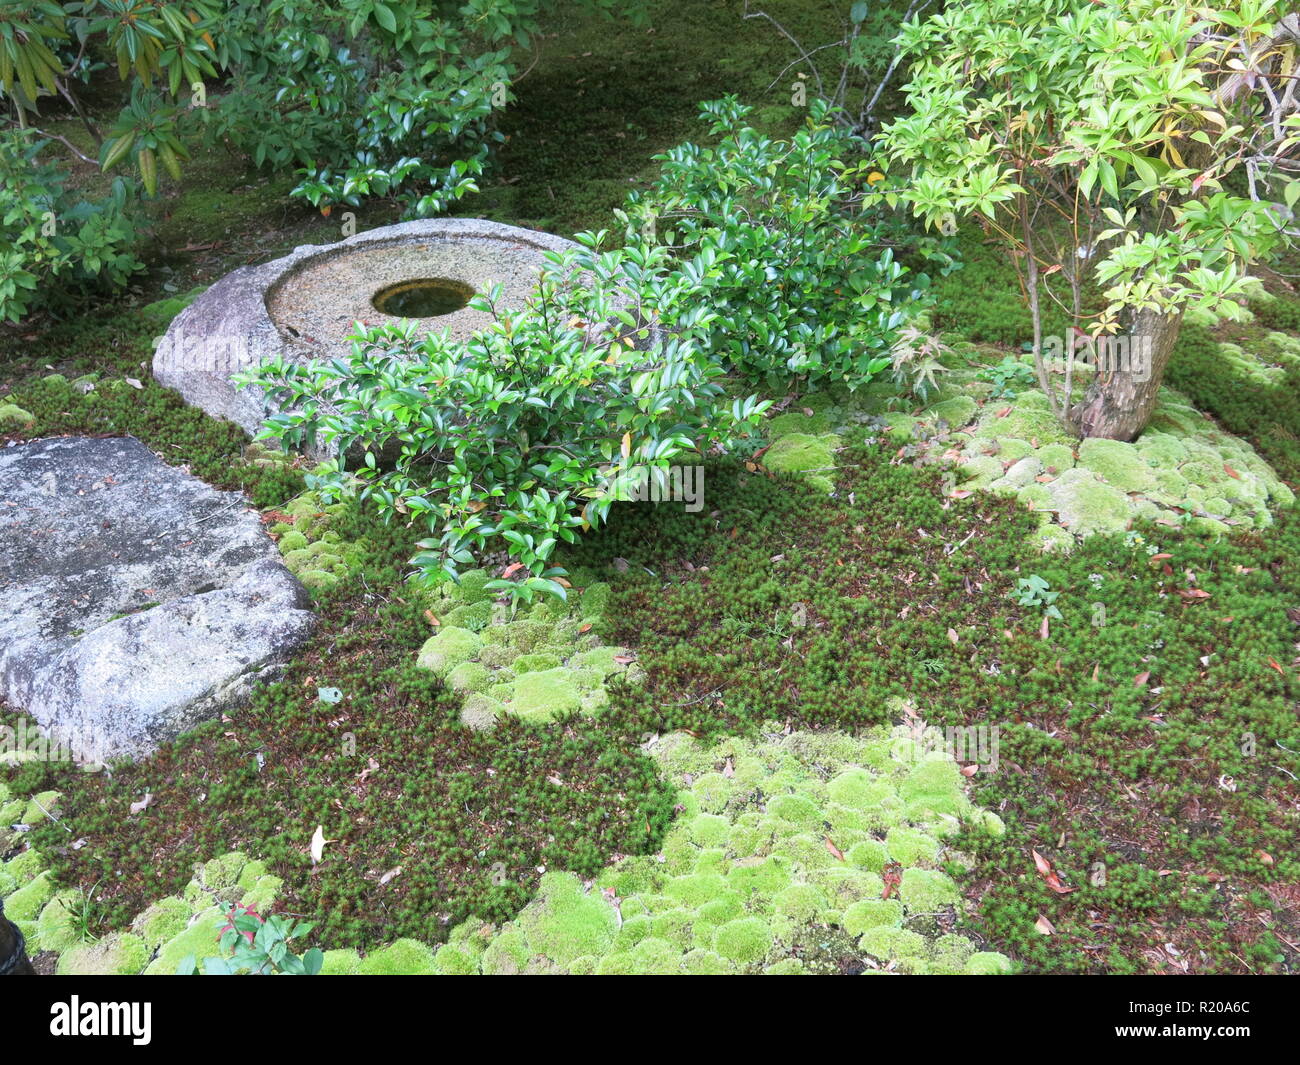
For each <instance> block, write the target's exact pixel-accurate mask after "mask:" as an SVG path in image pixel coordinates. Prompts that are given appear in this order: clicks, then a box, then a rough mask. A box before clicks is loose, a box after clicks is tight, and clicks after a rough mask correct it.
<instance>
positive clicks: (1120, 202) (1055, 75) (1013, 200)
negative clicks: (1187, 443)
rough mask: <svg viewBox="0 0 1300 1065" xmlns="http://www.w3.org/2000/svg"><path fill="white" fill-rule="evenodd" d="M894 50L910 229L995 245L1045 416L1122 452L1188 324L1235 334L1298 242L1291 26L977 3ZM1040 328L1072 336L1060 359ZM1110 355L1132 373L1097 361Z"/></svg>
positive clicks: (1257, 13) (915, 27)
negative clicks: (1025, 311)
mask: <svg viewBox="0 0 1300 1065" xmlns="http://www.w3.org/2000/svg"><path fill="white" fill-rule="evenodd" d="M899 44H900V47H901V49H902V51H903V52H904V54H905V55H906V56H908V57H909V58H910V61H911V82H910V84H909V85H908V86H907V88H906V91H907V99H908V103H909V105H910V108H911V113H910V114H909V115H907V116H906V117H904V118H901V119H899V120H897V121H895V122H894V123H892V124H891V125H890V126H889V127H888V128H887V129H886V130H885V135H884V138H885V146H886V149H887V151H888V153H889V157H890V158H891V160H892V161H893V162H894V163H896V164H899V165H900V166H902V167H909V168H911V170H912V176H913V183H912V186H911V188H910V190H909V192H908V193H907V196H908V198H910V200H911V202H912V204H913V207H914V209H915V210H916V212H917V213H918V214H919V215H921V216H922V217H924V218H925V219H926V220H927V222H928V223H930V224H942V223H943V222H945V221H948V222H949V223H950V222H951V220H952V219H953V218H954V217H956V216H959V215H963V214H972V215H975V216H976V217H977V218H979V219H980V221H981V223H982V224H983V225H984V227H985V229H986V231H988V232H991V233H993V234H995V235H996V237H997V238H999V239H1000V240H1001V241H1002V243H1003V244H1004V246H1005V247H1006V248H1007V250H1008V251H1009V253H1010V255H1011V258H1012V262H1013V263H1014V265H1015V267H1016V270H1017V273H1018V275H1019V277H1020V280H1021V285H1022V289H1023V292H1024V294H1025V297H1026V300H1027V302H1028V306H1029V310H1030V312H1031V314H1032V318H1033V327H1034V337H1033V351H1034V358H1035V365H1036V367H1037V373H1038V379H1039V383H1040V385H1041V387H1042V389H1043V391H1044V392H1046V393H1047V395H1048V397H1049V399H1050V400H1051V402H1052V405H1053V410H1054V411H1055V412H1056V414H1057V415H1058V417H1060V418H1061V420H1062V421H1063V422H1064V423H1065V424H1066V425H1068V426H1069V427H1070V428H1071V429H1072V430H1074V431H1076V432H1078V433H1079V434H1080V435H1081V436H1100V437H1110V438H1113V439H1119V440H1131V439H1133V438H1134V437H1136V436H1137V435H1138V434H1139V433H1140V432H1141V431H1142V429H1143V428H1144V427H1145V426H1146V424H1147V421H1148V420H1149V418H1150V416H1151V413H1152V409H1153V407H1154V405H1155V400H1156V395H1157V393H1158V391H1159V388H1160V383H1161V380H1162V378H1163V375H1164V370H1165V366H1166V364H1167V363H1168V360H1169V356H1170V354H1171V352H1172V350H1173V346H1174V343H1175V341H1176V340H1177V337H1178V330H1179V328H1180V326H1181V322H1182V317H1183V313H1184V311H1185V310H1186V308H1187V307H1189V306H1200V307H1204V308H1207V309H1209V310H1212V311H1214V312H1216V313H1219V314H1222V315H1224V316H1228V317H1233V316H1236V315H1239V313H1240V306H1239V303H1238V302H1237V299H1238V298H1239V297H1241V296H1242V295H1243V294H1244V293H1245V291H1246V270H1247V268H1248V266H1249V265H1250V264H1251V263H1252V262H1254V261H1257V260H1258V259H1260V258H1262V257H1263V256H1265V255H1267V254H1268V253H1269V252H1270V251H1271V250H1273V249H1274V248H1275V247H1276V246H1277V245H1278V244H1279V243H1280V242H1284V241H1294V239H1295V238H1296V236H1297V235H1300V226H1297V219H1296V215H1295V213H1294V207H1295V205H1296V202H1297V199H1300V180H1297V175H1298V174H1300V163H1298V162H1297V160H1296V159H1295V149H1296V147H1297V144H1300V98H1298V94H1300V89H1298V88H1297V86H1298V84H1300V83H1298V82H1297V78H1296V70H1297V62H1296V56H1297V49H1298V46H1300V16H1298V15H1295V14H1288V13H1286V11H1285V8H1284V7H1283V4H1282V3H1281V2H1279V0H1217V2H1211V3H1208V4H1202V3H1197V2H1193V0H1130V2H1128V3H1126V4H1123V5H1120V4H1096V3H1092V2H1090V0H970V2H967V3H963V4H960V5H949V7H948V9H947V10H946V11H945V12H944V13H943V14H941V15H934V16H932V17H930V18H928V19H926V20H924V21H913V22H911V23H908V24H907V25H905V26H904V27H903V30H902V32H901V34H900V36H899ZM1093 285H1095V286H1096V287H1097V288H1098V289H1099V290H1100V291H1099V292H1098V291H1094V290H1093V289H1092V288H1091V287H1090V286H1093ZM1049 313H1053V314H1062V315H1064V316H1065V317H1066V318H1068V321H1069V322H1070V323H1071V328H1072V339H1070V340H1067V341H1065V342H1063V343H1062V344H1061V345H1060V346H1059V349H1058V346H1057V345H1056V344H1055V343H1053V342H1051V340H1050V338H1047V337H1045V336H1044V318H1045V316H1046V315H1047V314H1049ZM1121 343H1122V344H1124V345H1128V346H1129V348H1130V352H1132V353H1135V356H1134V355H1130V359H1129V360H1125V361H1119V360H1112V359H1108V358H1105V357H1104V356H1105V355H1107V354H1108V353H1109V354H1114V353H1115V352H1116V351H1117V350H1120V345H1121ZM1081 349H1082V350H1081ZM1057 354H1059V355H1060V356H1061V357H1060V358H1059V359H1058V358H1054V357H1051V356H1054V355H1057Z"/></svg>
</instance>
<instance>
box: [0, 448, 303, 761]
mask: <svg viewBox="0 0 1300 1065" xmlns="http://www.w3.org/2000/svg"><path fill="white" fill-rule="evenodd" d="M313 620H314V618H313V615H312V613H311V610H310V600H309V599H308V597H307V594H306V592H305V591H304V590H303V588H302V586H301V585H300V584H299V583H298V581H297V580H296V579H295V578H294V576H293V575H292V574H291V573H290V572H289V571H288V570H287V569H286V568H285V566H284V564H283V563H282V561H281V560H280V556H279V552H278V551H277V549H276V547H275V544H274V543H273V542H272V541H271V540H270V538H269V537H267V536H266V534H265V532H264V531H263V530H262V526H261V522H260V520H259V519H258V517H257V515H256V514H255V513H252V512H250V510H249V506H248V503H247V501H246V500H245V499H244V497H243V496H242V495H241V494H239V493H237V492H220V491H217V490H216V489H213V488H211V487H209V486H208V485H205V484H204V483H203V482H202V481H199V480H197V479H196V478H194V477H192V476H190V475H189V474H188V473H186V472H184V471H183V470H179V469H175V468H173V467H170V466H168V465H166V464H165V463H164V462H162V460H160V459H159V458H157V457H156V456H155V455H154V454H153V453H152V452H150V451H149V449H148V448H146V447H145V446H144V445H143V444H142V443H140V442H139V441H138V440H135V439H133V438H131V437H111V438H60V439H49V440H36V441H32V442H29V443H25V444H20V445H17V446H12V447H8V448H4V449H0V698H2V699H4V700H6V702H7V703H8V704H9V705H10V707H12V708H14V709H19V710H22V711H24V712H26V713H27V714H28V715H30V716H31V717H33V718H34V719H35V720H36V721H37V723H38V724H40V725H41V726H43V727H44V728H45V730H46V731H47V732H48V733H49V734H50V735H51V736H53V737H56V738H58V739H60V740H62V741H64V742H66V743H67V744H68V745H69V746H70V747H71V749H72V751H73V752H74V753H75V754H76V755H77V756H78V757H79V758H81V759H82V760H86V761H97V762H103V761H107V760H109V759H111V758H121V757H127V758H141V757H145V756H147V755H148V754H150V753H151V752H152V751H154V750H156V749H157V747H158V746H159V745H160V744H162V743H164V742H166V741H167V740H170V739H173V738H174V737H176V736H178V735H179V734H180V733H182V732H185V731H186V730H188V729H190V728H193V727H194V726H195V725H198V724H199V723H201V722H203V721H205V720H208V719H210V718H214V717H217V716H219V715H220V714H221V713H222V712H223V711H225V710H228V709H233V708H234V707H236V706H239V705H240V704H242V703H244V702H246V701H247V699H248V697H249V694H250V692H251V691H252V688H253V687H254V685H255V684H256V683H257V682H258V681H260V680H267V679H271V678H274V677H275V676H277V675H278V674H279V673H280V672H281V671H282V668H283V665H284V663H285V662H286V661H287V660H288V659H289V657H291V655H292V653H293V652H294V650H295V649H296V648H297V647H299V646H300V645H301V644H302V643H303V642H304V641H305V640H306V639H307V637H308V635H309V634H310V632H311V628H312V624H313Z"/></svg>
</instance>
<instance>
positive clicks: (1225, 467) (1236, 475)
mask: <svg viewBox="0 0 1300 1065" xmlns="http://www.w3.org/2000/svg"><path fill="white" fill-rule="evenodd" d="M1223 472H1224V473H1226V474H1227V475H1228V476H1229V477H1234V478H1236V479H1237V480H1238V481H1240V480H1241V474H1239V473H1238V472H1237V471H1236V470H1234V469H1233V468H1232V467H1231V466H1229V465H1228V464H1227V463H1226V462H1225V463H1224V464H1223Z"/></svg>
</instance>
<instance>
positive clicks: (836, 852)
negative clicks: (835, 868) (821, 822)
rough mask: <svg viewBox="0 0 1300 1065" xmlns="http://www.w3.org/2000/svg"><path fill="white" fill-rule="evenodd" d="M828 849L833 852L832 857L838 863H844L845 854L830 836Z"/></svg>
mask: <svg viewBox="0 0 1300 1065" xmlns="http://www.w3.org/2000/svg"><path fill="white" fill-rule="evenodd" d="M826 849H827V850H828V851H830V852H831V857H832V858H834V859H835V860H836V861H837V862H842V861H844V852H843V851H842V850H840V849H839V847H837V846H835V844H834V842H833V841H832V840H831V837H830V836H827V837H826Z"/></svg>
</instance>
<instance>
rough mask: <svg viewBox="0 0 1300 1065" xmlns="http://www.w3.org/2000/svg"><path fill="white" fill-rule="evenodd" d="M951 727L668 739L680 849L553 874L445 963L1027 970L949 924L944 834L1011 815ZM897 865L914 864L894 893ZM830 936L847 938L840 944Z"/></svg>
mask: <svg viewBox="0 0 1300 1065" xmlns="http://www.w3.org/2000/svg"><path fill="white" fill-rule="evenodd" d="M936 737H937V734H934V733H926V734H923V735H922V736H920V737H915V736H911V735H910V734H908V733H906V732H905V731H903V730H901V729H899V730H894V731H893V732H891V731H889V730H883V729H877V730H874V731H872V732H870V733H868V734H866V735H864V736H862V737H854V736H848V735H845V734H843V733H794V734H792V735H789V736H781V735H775V734H774V735H769V736H766V737H764V738H762V739H759V740H745V739H730V740H726V741H723V742H721V743H718V744H716V745H713V746H707V745H703V744H700V743H698V742H697V741H695V740H693V739H692V738H690V737H689V736H686V735H685V734H680V733H679V734H674V735H671V736H667V737H664V738H662V739H661V740H660V741H659V742H658V743H657V744H656V745H655V746H654V748H653V750H652V754H653V755H654V757H655V758H656V759H657V760H658V761H659V763H660V766H661V769H662V770H663V772H664V773H665V774H666V775H667V776H668V777H669V778H670V779H672V780H674V781H675V782H676V783H677V784H678V785H679V787H680V788H681V790H680V792H679V795H678V804H679V810H680V811H681V813H680V816H679V818H678V820H677V821H676V822H675V823H674V825H673V827H672V829H671V830H670V831H669V834H668V836H667V837H666V838H665V840H664V844H663V849H662V851H661V852H660V853H659V854H658V855H655V856H647V857H633V858H625V859H623V860H622V861H620V862H618V863H616V864H615V865H613V866H611V867H609V868H608V869H606V870H605V871H604V872H603V873H602V874H601V875H600V876H599V877H598V878H597V879H596V880H595V881H594V882H591V883H586V882H583V881H582V880H580V879H579V878H578V877H576V876H574V875H572V874H570V873H547V874H546V875H545V876H544V877H543V878H542V883H541V887H540V889H539V893H538V896H537V898H536V899H535V900H534V901H533V902H531V903H529V904H528V906H526V907H525V908H524V910H523V911H522V912H521V913H520V915H519V917H518V918H516V919H515V920H514V921H511V922H509V923H507V924H506V925H504V926H502V927H500V928H493V927H492V926H484V925H483V924H482V922H478V921H471V922H467V923H466V924H465V925H462V926H460V927H459V928H457V929H456V930H455V931H453V934H452V942H453V943H458V942H462V941H463V937H465V936H467V935H472V936H474V937H475V942H476V944H483V945H482V947H481V949H480V948H479V947H477V946H476V947H475V948H474V949H469V948H463V947H458V948H457V949H456V950H455V951H454V952H452V953H451V954H449V956H448V962H447V964H446V965H445V966H441V965H440V971H445V972H448V973H451V972H458V973H459V972H481V973H487V974H516V973H539V974H541V973H570V974H576V973H592V972H594V973H599V974H604V975H613V974H641V975H649V974H687V973H694V972H708V973H759V972H766V973H779V972H788V971H789V972H793V971H797V972H801V973H803V972H822V971H825V972H833V971H834V972H838V971H842V968H841V967H842V966H843V965H846V964H856V965H859V966H863V967H865V968H866V969H867V970H868V971H870V970H873V969H881V968H886V967H888V968H889V969H890V970H891V971H895V972H907V973H928V972H936V973H938V972H945V973H963V972H968V971H970V972H975V971H979V972H985V971H987V972H989V973H999V972H1009V971H1010V969H1011V966H1010V962H1008V961H1007V959H1005V958H1004V957H1003V956H1002V955H997V954H992V955H987V956H985V958H987V959H994V960H981V961H980V962H979V963H975V964H972V963H971V961H970V959H972V958H978V957H981V956H980V955H977V954H976V951H975V945H974V944H973V943H972V942H971V941H970V940H969V939H967V938H966V937H964V936H961V935H954V934H951V933H948V934H945V933H943V932H942V931H941V927H943V926H946V925H947V924H949V923H950V922H952V920H953V919H954V918H956V919H957V920H960V918H961V916H962V914H963V912H964V909H963V903H962V898H961V893H960V889H959V887H958V885H957V884H956V882H955V881H953V879H952V878H951V877H950V876H949V875H948V873H947V872H945V871H944V869H943V868H942V867H943V866H944V865H945V864H947V863H951V862H954V861H955V862H957V864H969V859H967V858H965V857H963V856H961V855H957V854H955V853H952V852H950V851H949V850H948V849H947V846H946V844H945V843H944V842H943V840H944V839H945V838H947V837H949V836H950V835H951V834H952V832H953V830H954V829H955V828H957V827H959V826H960V825H961V824H963V823H964V824H967V825H970V826H972V827H974V828H976V829H978V830H981V831H990V832H991V831H993V830H994V828H995V826H1000V824H1001V823H1000V822H998V821H997V820H996V818H995V817H994V818H993V821H992V822H990V821H989V820H988V818H989V817H991V816H992V815H989V814H988V813H987V812H986V811H982V810H979V809H978V808H976V807H974V806H973V805H972V804H971V802H970V800H969V799H968V798H967V796H966V793H965V779H964V778H963V777H962V776H961V774H960V773H959V772H958V770H957V766H956V763H955V762H953V761H952V759H951V758H950V757H948V756H947V755H946V754H944V753H942V752H940V751H937V750H935V749H934V747H935V743H934V741H935V740H936ZM918 740H919V741H920V742H918ZM725 766H730V772H729V773H723V772H720V770H721V769H722V768H723V767H725ZM895 863H896V865H895ZM886 866H889V867H890V868H891V869H895V871H896V872H897V873H898V878H897V881H896V884H895V886H893V887H887V886H886V884H885V881H884V879H883V877H882V876H881V875H880V870H882V869H884V868H885V867H886ZM885 896H889V897H885ZM927 930H929V931H928V932H927ZM828 941H830V942H834V943H836V944H838V946H836V947H835V948H834V949H832V950H830V952H829V953H828V951H827V948H826V947H825V944H826V943H827V942H828ZM443 949H444V950H446V948H443ZM441 957H442V952H440V953H439V958H441ZM808 958H815V959H818V960H817V961H815V962H813V963H811V964H810V963H809V961H808V960H807V959H808Z"/></svg>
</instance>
